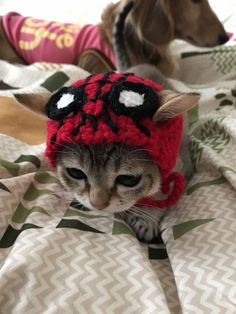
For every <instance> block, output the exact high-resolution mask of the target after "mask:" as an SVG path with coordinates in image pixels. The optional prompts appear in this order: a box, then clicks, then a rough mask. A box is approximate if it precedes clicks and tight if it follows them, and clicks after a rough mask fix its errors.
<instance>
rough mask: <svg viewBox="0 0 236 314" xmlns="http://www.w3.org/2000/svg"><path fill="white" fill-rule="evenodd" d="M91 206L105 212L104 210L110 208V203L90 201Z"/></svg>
mask: <svg viewBox="0 0 236 314" xmlns="http://www.w3.org/2000/svg"><path fill="white" fill-rule="evenodd" d="M90 204H91V205H92V206H93V207H94V208H96V209H98V210H103V209H104V208H106V207H107V206H108V202H103V201H102V200H96V201H95V200H93V201H91V200H90Z"/></svg>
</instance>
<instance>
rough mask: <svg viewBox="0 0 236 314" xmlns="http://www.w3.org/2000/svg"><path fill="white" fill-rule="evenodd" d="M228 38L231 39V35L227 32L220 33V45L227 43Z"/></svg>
mask: <svg viewBox="0 0 236 314" xmlns="http://www.w3.org/2000/svg"><path fill="white" fill-rule="evenodd" d="M228 40H229V37H228V35H227V34H221V35H219V37H218V43H219V44H220V45H223V44H225V43H226V42H227V41H228Z"/></svg>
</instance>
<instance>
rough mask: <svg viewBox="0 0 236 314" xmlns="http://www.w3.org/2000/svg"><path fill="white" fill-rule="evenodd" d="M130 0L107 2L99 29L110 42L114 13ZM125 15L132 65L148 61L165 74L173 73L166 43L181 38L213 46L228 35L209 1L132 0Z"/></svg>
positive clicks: (193, 42) (202, 45) (220, 42)
mask: <svg viewBox="0 0 236 314" xmlns="http://www.w3.org/2000/svg"><path fill="white" fill-rule="evenodd" d="M127 1H129V0H121V1H119V2H118V3H115V4H110V5H109V6H108V7H107V8H106V9H105V10H104V12H103V15H102V23H101V29H102V31H103V33H104V38H107V39H108V42H109V43H111V42H112V27H113V24H114V21H115V17H116V15H117V12H119V11H120V10H121V8H122V7H123V6H124V5H125V4H126V3H127ZM133 2H134V9H133V10H132V11H131V13H130V15H129V16H128V18H127V24H126V43H127V48H128V50H129V55H130V57H131V61H132V65H135V64H140V63H151V64H153V65H155V66H158V68H159V69H160V70H161V71H162V72H163V73H164V74H166V75H170V74H171V73H172V72H173V68H174V66H173V61H172V58H171V55H170V52H169V44H170V43H171V42H172V41H173V40H174V39H177V38H179V39H184V40H186V41H188V42H190V43H192V44H195V45H197V46H200V47H214V46H217V45H220V44H223V43H225V42H226V41H227V39H228V36H227V34H226V32H225V30H224V27H223V26H222V24H221V23H220V21H219V19H218V18H217V16H216V15H215V13H214V12H213V11H212V9H211V7H210V5H209V3H208V0H177V1H176V0H148V1H144V0H133Z"/></svg>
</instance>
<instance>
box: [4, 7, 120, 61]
mask: <svg viewBox="0 0 236 314" xmlns="http://www.w3.org/2000/svg"><path fill="white" fill-rule="evenodd" d="M2 25H3V29H4V31H5V33H6V36H7V38H8V40H9V42H10V43H11V45H12V46H13V47H14V49H15V50H16V52H17V53H18V55H19V56H20V57H21V58H22V59H23V60H24V61H25V62H26V63H28V64H31V63H33V62H38V61H45V62H55V63H69V64H75V63H77V60H78V57H79V56H80V54H81V53H82V52H83V51H85V50H87V49H96V50H97V51H98V52H101V53H102V54H103V55H104V56H105V57H107V59H108V60H110V62H111V63H112V64H113V66H114V64H115V58H114V54H113V51H112V49H111V48H110V47H109V46H108V45H106V44H105V43H104V42H103V41H102V40H101V36H100V32H99V27H98V26H97V25H91V24H88V25H85V26H83V27H82V26H80V25H76V24H69V23H59V22H49V21H45V20H38V19H34V18H32V17H24V16H22V15H20V14H18V13H15V12H10V13H8V14H7V15H5V16H3V18H2Z"/></svg>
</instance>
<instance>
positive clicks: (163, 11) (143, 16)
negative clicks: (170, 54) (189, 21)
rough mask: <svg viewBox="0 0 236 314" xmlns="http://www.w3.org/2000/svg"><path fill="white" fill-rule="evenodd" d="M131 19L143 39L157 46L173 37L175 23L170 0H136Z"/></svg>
mask: <svg viewBox="0 0 236 314" xmlns="http://www.w3.org/2000/svg"><path fill="white" fill-rule="evenodd" d="M131 21H132V24H133V26H134V27H135V28H136V29H137V32H138V35H139V37H140V40H142V41H147V42H149V43H151V44H152V45H155V46H156V45H165V44H168V43H169V42H170V41H171V40H172V39H173V36H174V25H173V20H172V16H171V11H170V8H169V1H168V0H148V1H144V0H137V1H135V6H134V9H133V11H132V13H131Z"/></svg>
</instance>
